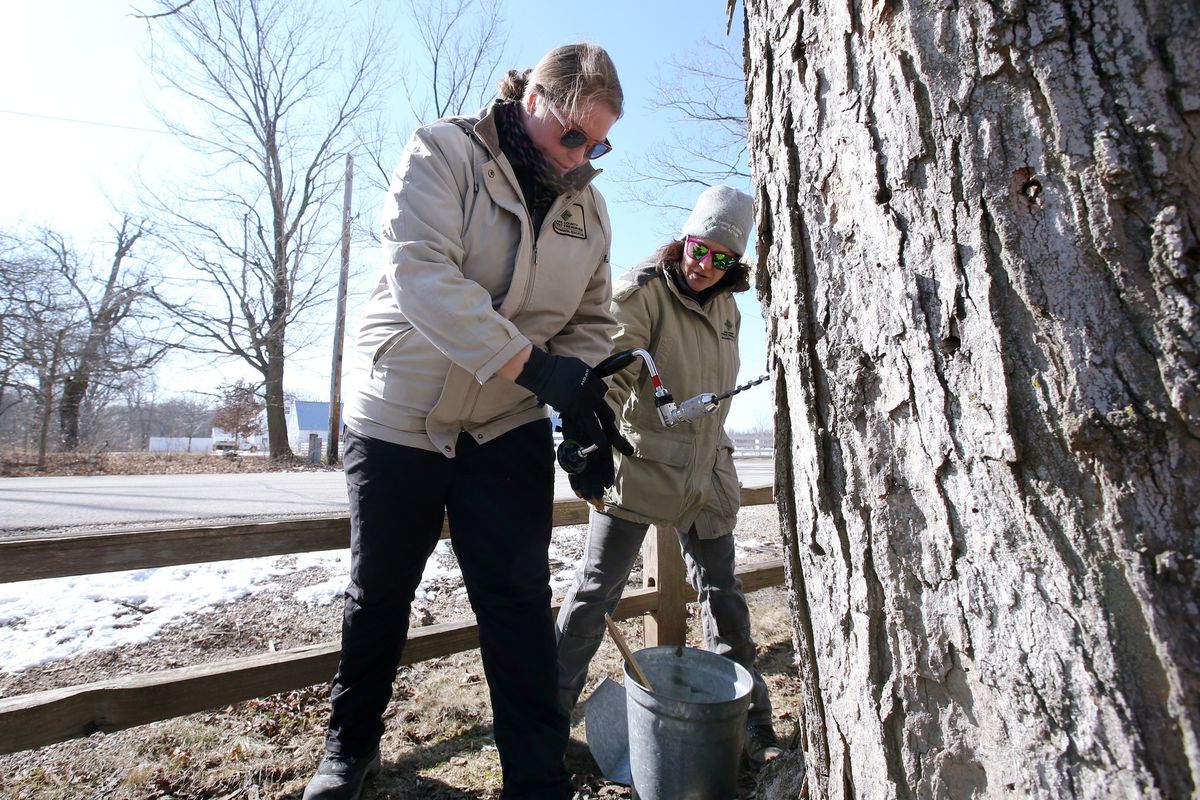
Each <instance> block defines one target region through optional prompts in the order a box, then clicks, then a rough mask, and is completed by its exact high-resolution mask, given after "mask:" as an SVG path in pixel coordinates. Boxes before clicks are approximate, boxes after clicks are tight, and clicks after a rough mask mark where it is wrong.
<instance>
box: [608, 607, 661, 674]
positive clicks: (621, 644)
mask: <svg viewBox="0 0 1200 800" xmlns="http://www.w3.org/2000/svg"><path fill="white" fill-rule="evenodd" d="M604 624H605V625H607V626H608V633H609V635H610V636H612V638H613V641H614V642H616V643H617V649H618V650H620V651H621V658H623V659H625V663H626V664H628V665H629V668H630V669H631V670H633V676H634V677H635V678H637V681H638V683H640V684H641V685H642V686H645V687H646V689H647V690H648V691H651V692H653V691H654V687H653V686H651V685H650V679H649V678H647V677H646V673H644V672H642V668H641V667H639V666H638V663H637V661H636V660H635V659H634V657H633V653H632V652H630V650H629V645H627V644H625V637H624V636H622V635H621V632H620V631H619V630H617V626H616V623H614V622H613V619H612V615H610V614H609V613H607V612H605V614H604Z"/></svg>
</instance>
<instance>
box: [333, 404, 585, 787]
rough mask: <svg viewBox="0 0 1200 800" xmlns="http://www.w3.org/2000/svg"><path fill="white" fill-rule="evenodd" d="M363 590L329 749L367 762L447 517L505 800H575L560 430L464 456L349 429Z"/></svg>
mask: <svg viewBox="0 0 1200 800" xmlns="http://www.w3.org/2000/svg"><path fill="white" fill-rule="evenodd" d="M345 468H346V484H347V487H348V489H349V494H350V547H351V559H350V585H349V586H348V587H347V588H346V607H345V613H344V616H343V621H342V654H341V662H340V663H339V665H338V672H337V675H336V676H335V677H334V679H333V692H332V701H333V712H332V715H331V716H330V721H329V733H328V735H327V737H326V749H327V750H328V751H329V752H331V753H341V754H347V755H352V756H358V755H364V754H366V753H368V752H370V751H371V750H372V749H374V748H375V746H376V745H377V744H378V743H379V740H380V738H381V737H382V736H383V720H382V718H383V713H384V710H385V709H386V708H387V704H388V701H389V700H390V698H391V694H392V681H393V680H394V679H395V676H396V668H397V666H398V664H399V662H400V656H401V654H402V653H403V651H404V644H405V642H406V641H407V639H408V616H409V611H410V607H411V605H412V599H413V594H414V592H415V591H416V588H417V585H418V584H419V583H420V580H421V574H422V572H423V570H424V568H425V562H426V561H427V560H428V558H429V555H430V554H431V553H432V552H433V548H434V546H435V545H436V544H437V541H438V535H439V533H440V531H441V528H442V520H443V513H445V514H447V515H448V517H449V521H450V531H451V542H452V543H453V545H454V553H455V556H456V557H457V558H458V563H459V567H460V568H461V569H462V575H463V581H464V583H465V584H466V587H467V596H468V597H469V598H470V601H471V607H472V608H473V609H474V611H475V617H476V619H477V621H478V623H479V640H480V652H481V655H482V657H483V668H484V673H485V674H486V676H487V681H488V688H489V690H490V692H491V699H492V717H493V720H494V725H495V734H496V749H497V750H498V751H499V755H500V765H501V767H502V769H503V770H504V791H503V793H502V794H501V797H502V798H504V800H510V798H511V800H517V798H539V799H540V798H547V800H569V798H570V797H571V794H572V789H571V780H570V776H569V775H568V774H567V772H566V770H565V768H564V766H563V754H564V751H565V749H566V742H567V735H568V730H569V723H568V720H567V717H566V715H565V714H564V712H563V711H562V710H561V709H560V707H559V705H558V701H557V695H556V690H555V686H556V684H557V674H556V662H555V636H554V623H553V620H552V618H551V615H550V568H549V563H548V560H547V550H548V548H549V545H550V532H551V528H552V505H553V501H554V451H553V448H552V445H551V439H550V423H549V421H548V420H542V421H538V422H535V423H530V424H528V425H523V426H521V427H520V428H517V429H516V430H513V431H510V432H509V433H506V434H504V435H503V436H500V437H498V438H496V439H494V440H492V441H490V442H488V443H487V444H483V445H479V444H476V443H475V442H474V441H473V440H471V438H470V437H469V436H466V435H465V434H464V435H463V436H462V437H460V439H459V442H458V446H457V455H456V457H455V458H452V459H450V458H446V457H444V456H442V455H440V454H438V453H435V452H432V451H425V450H420V449H416V448H412V447H404V446H401V445H396V444H391V443H390V442H383V441H380V440H378V439H371V438H368V437H364V436H359V435H356V434H354V433H353V432H347V435H346V450H345Z"/></svg>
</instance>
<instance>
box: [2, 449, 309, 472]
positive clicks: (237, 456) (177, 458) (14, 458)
mask: <svg viewBox="0 0 1200 800" xmlns="http://www.w3.org/2000/svg"><path fill="white" fill-rule="evenodd" d="M322 469H330V468H329V467H325V466H321V465H312V464H309V463H308V460H307V459H301V458H299V457H294V458H290V459H285V460H282V461H273V460H271V459H269V458H267V457H266V456H265V455H263V454H262V453H227V454H216V453H207V452H206V453H109V452H104V451H100V452H84V451H80V452H77V453H50V454H48V455H47V456H46V463H45V464H44V465H43V466H42V467H41V468H39V467H38V465H37V457H36V454H31V453H25V452H22V451H19V450H17V451H12V450H9V451H0V477H3V478H30V477H50V476H63V475H184V474H198V473H214V472H273V471H276V470H287V471H289V472H295V471H297V470H322Z"/></svg>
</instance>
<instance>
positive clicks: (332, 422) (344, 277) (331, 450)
mask: <svg viewBox="0 0 1200 800" xmlns="http://www.w3.org/2000/svg"><path fill="white" fill-rule="evenodd" d="M353 185H354V156H352V155H349V154H347V155H346V195H345V198H344V199H343V201H342V271H341V275H339V276H338V293H337V322H336V323H335V324H334V326H333V368H332V370H331V372H332V377H331V378H330V381H329V438H328V439H327V440H326V442H327V444H326V445H325V463H327V464H329V465H330V466H333V465H334V464H337V463H338V462H339V461H340V460H341V459H340V458H339V457H338V450H339V447H338V434H339V432H340V429H341V427H342V414H341V405H342V341H343V340H344V339H345V338H346V284H347V283H349V281H350V192H351V188H352V187H353Z"/></svg>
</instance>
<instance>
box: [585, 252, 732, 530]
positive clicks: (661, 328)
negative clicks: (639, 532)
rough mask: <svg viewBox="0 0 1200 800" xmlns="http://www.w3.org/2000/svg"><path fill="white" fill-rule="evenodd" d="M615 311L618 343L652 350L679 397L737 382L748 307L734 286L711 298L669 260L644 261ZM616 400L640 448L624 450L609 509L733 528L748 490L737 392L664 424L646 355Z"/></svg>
mask: <svg viewBox="0 0 1200 800" xmlns="http://www.w3.org/2000/svg"><path fill="white" fill-rule="evenodd" d="M738 288H742V287H738ZM613 313H614V315H615V316H616V318H617V324H618V326H619V327H618V328H617V334H616V336H615V338H614V340H613V352H618V351H621V350H628V349H631V348H635V347H641V348H644V349H646V350H647V351H649V352H650V355H651V356H652V357H653V358H654V363H655V364H656V366H657V367H658V372H659V376H660V377H661V378H662V381H663V384H664V385H665V386H666V388H667V389H668V390H669V391H670V392H671V394H672V396H673V397H674V398H675V402H677V403H682V402H683V401H684V400H686V399H688V398H689V397H694V396H695V395H697V394H700V393H701V392H712V393H714V394H719V393H721V392H724V391H726V390H728V389H731V388H733V387H734V385H735V384H736V382H737V374H738V365H739V359H738V331H739V328H740V327H741V314H740V313H739V312H738V309H737V305H736V304H735V303H734V300H733V295H732V294H731V293H730V292H729V291H728V290H724V291H720V292H719V293H718V294H715V295H713V296H712V297H710V298H709V300H708V302H707V303H705V304H704V306H703V307H702V306H701V305H700V304H699V303H698V302H697V301H696V300H694V299H692V298H690V297H687V296H685V295H683V294H681V293H680V291H679V289H678V287H676V286H675V284H674V282H673V281H672V280H671V279H670V278H669V277H668V276H667V275H666V274H664V272H663V268H662V265H661V264H658V263H653V262H643V263H642V264H641V265H639V266H638V267H636V268H634V269H633V270H630V271H629V272H628V273H626V274H625V275H623V276H622V277H621V278H620V279H619V280H618V282H617V285H616V288H615V290H614V296H613ZM608 400H609V402H610V404H613V405H614V407H615V408H617V409H618V412H617V413H618V416H619V417H620V425H621V432H622V433H623V434H624V435H625V436H626V438H628V439H629V441H630V442H631V443H632V444H633V445H634V454H633V455H632V456H628V457H627V456H623V455H621V454H620V453H618V452H616V451H614V457H615V458H616V470H617V481H616V484H615V485H614V486H613V488H612V489H610V490H609V492H608V494H607V495H606V496H605V504H606V506H607V510H608V512H609V513H611V514H612V515H613V516H617V517H621V518H623V519H629V520H633V521H635V522H643V523H653V524H660V525H664V524H665V525H673V526H674V527H676V528H681V529H683V530H687V529H688V528H689V527H691V525H692V524H695V525H696V531H697V533H698V535H699V536H700V537H701V538H704V539H711V538H715V537H718V536H723V535H725V534H727V533H730V532H732V531H733V527H734V525H735V523H736V522H737V512H738V506H739V504H740V501H741V490H740V488H739V485H738V479H737V473H736V472H735V471H734V467H733V442H731V441H730V439H729V437H728V436H727V435H726V434H725V419H726V417H727V416H728V415H729V401H728V400H726V401H724V402H722V403H721V404H720V405H719V406H718V407H717V410H716V411H714V412H713V413H711V414H705V415H704V416H703V417H701V418H700V419H698V420H695V421H694V422H691V423H683V424H680V425H676V426H674V427H672V428H664V427H663V426H662V424H661V423H660V422H659V419H658V412H657V410H656V409H655V406H654V389H653V387H652V386H651V384H650V379H649V373H648V372H647V371H646V369H645V366H644V364H643V362H642V360H641V359H638V360H637V361H635V362H634V364H633V365H631V366H629V367H627V368H626V369H624V370H622V371H621V372H619V373H617V374H616V375H614V376H613V379H612V389H611V390H610V391H609V393H608Z"/></svg>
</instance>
